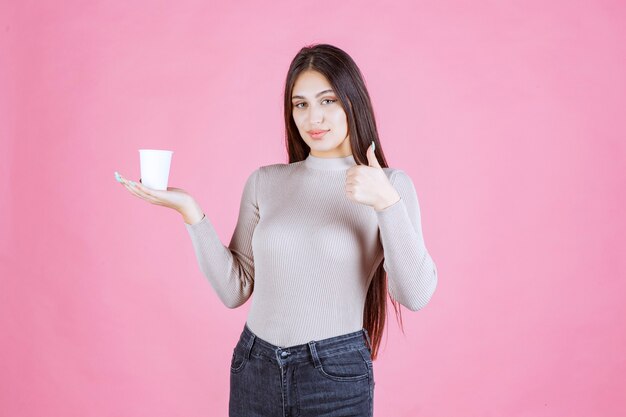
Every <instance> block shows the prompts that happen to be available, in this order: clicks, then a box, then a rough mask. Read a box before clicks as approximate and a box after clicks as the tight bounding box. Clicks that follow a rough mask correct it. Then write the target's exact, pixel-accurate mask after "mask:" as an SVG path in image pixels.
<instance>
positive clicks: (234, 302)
mask: <svg viewBox="0 0 626 417" xmlns="http://www.w3.org/2000/svg"><path fill="white" fill-rule="evenodd" d="M284 93H285V99H284V109H285V128H286V144H287V153H288V155H289V163H288V164H273V165H267V166H262V167H260V168H257V169H256V170H255V171H254V172H252V173H251V174H250V175H249V177H248V179H247V181H246V183H245V186H244V190H243V196H242V199H241V204H240V208H239V218H238V220H237V225H236V227H235V231H234V233H233V236H232V239H231V241H230V244H229V245H228V247H225V246H224V245H223V244H222V243H221V241H220V239H219V237H218V235H217V233H216V232H215V230H214V229H213V226H212V224H211V222H210V221H209V219H208V218H207V217H206V216H205V215H204V212H203V211H202V209H201V208H200V206H199V205H198V204H197V203H196V201H195V200H194V199H193V198H192V197H191V196H190V195H189V194H187V193H186V192H185V191H184V190H182V189H179V188H168V189H167V191H158V190H152V189H149V188H147V187H145V186H143V185H141V184H136V183H133V182H132V181H127V180H126V179H123V178H121V177H119V176H118V175H117V173H116V177H118V181H120V182H121V183H122V184H124V186H125V187H126V188H127V189H128V190H129V191H130V192H131V193H133V194H134V195H136V196H137V197H140V198H143V199H145V200H147V201H149V202H151V203H153V204H157V205H163V206H166V207H170V208H173V209H175V210H177V211H178V212H179V213H181V215H182V216H183V219H184V221H185V226H186V228H187V230H188V232H189V235H190V237H191V240H192V242H193V246H194V249H195V253H196V257H197V260H198V265H199V267H200V269H201V271H202V273H203V274H204V275H205V276H206V278H207V279H208V281H209V282H210V283H211V285H212V287H213V288H214V290H215V291H216V293H217V294H218V296H219V297H220V299H221V300H222V302H223V303H224V304H225V305H226V306H227V307H229V308H236V307H239V306H241V305H242V304H244V303H245V302H246V301H247V300H248V298H250V296H251V295H252V293H253V292H254V297H252V305H251V307H250V311H249V314H248V318H247V320H246V323H245V324H244V326H243V331H242V333H241V336H240V338H239V341H238V343H237V344H236V346H235V348H234V349H233V355H232V359H231V366H230V371H231V374H230V401H229V413H230V414H229V415H230V416H231V417H235V416H241V417H249V416H253V415H254V416H279V415H299V416H321V415H324V416H346V415H351V416H371V415H372V413H373V396H374V384H375V383H374V374H373V366H372V361H373V360H375V359H376V356H377V353H378V347H379V345H380V341H381V336H382V331H383V329H384V326H385V320H386V308H385V307H386V302H387V293H388V292H389V295H390V298H391V302H392V303H393V306H394V310H395V311H396V314H398V307H399V306H397V305H396V303H400V304H402V305H404V306H405V307H407V308H408V309H410V310H412V311H417V310H419V309H421V308H422V307H424V306H425V305H426V304H427V303H428V302H429V300H430V299H431V297H432V295H433V293H434V291H435V288H436V286H437V268H436V266H435V263H434V262H433V260H432V258H431V257H430V255H429V253H428V251H427V249H426V246H425V243H424V238H423V236H422V228H421V218H420V209H419V204H418V199H417V195H416V192H415V188H414V186H413V182H412V181H411V178H410V177H409V176H408V175H407V174H406V173H405V172H404V171H402V170H400V169H394V168H389V167H388V166H387V162H386V160H385V156H384V154H383V150H382V147H381V145H380V140H379V137H378V132H377V129H376V122H375V120H374V113H373V110H372V105H371V102H370V97H369V94H368V92H367V89H366V87H365V83H364V81H363V77H362V75H361V72H360V70H359V69H358V67H357V65H356V64H355V63H354V61H353V60H352V58H351V57H350V56H349V55H348V54H347V53H345V52H344V51H343V50H341V49H339V48H337V47H335V46H332V45H328V44H318V45H313V46H309V47H304V48H302V49H301V50H300V51H299V52H298V54H297V55H296V56H295V58H294V59H293V61H292V62H291V65H290V67H289V72H288V74H287V80H286V85H285V90H284ZM387 273H388V276H387ZM400 321H401V317H400ZM370 336H371V338H370Z"/></svg>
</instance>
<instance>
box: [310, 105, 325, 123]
mask: <svg viewBox="0 0 626 417" xmlns="http://www.w3.org/2000/svg"><path fill="white" fill-rule="evenodd" d="M310 109H311V111H310V112H309V120H310V122H311V124H319V123H321V122H322V120H324V109H322V108H321V107H319V106H311V107H310Z"/></svg>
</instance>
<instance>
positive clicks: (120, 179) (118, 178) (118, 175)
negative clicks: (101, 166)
mask: <svg viewBox="0 0 626 417" xmlns="http://www.w3.org/2000/svg"><path fill="white" fill-rule="evenodd" d="M115 179H116V180H117V182H122V177H120V174H118V173H117V171H115Z"/></svg>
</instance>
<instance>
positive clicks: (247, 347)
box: [246, 332, 256, 359]
mask: <svg viewBox="0 0 626 417" xmlns="http://www.w3.org/2000/svg"><path fill="white" fill-rule="evenodd" d="M250 333H251V334H250V339H249V340H248V344H247V345H246V359H250V352H251V351H252V345H254V339H256V335H255V334H254V333H252V332H250Z"/></svg>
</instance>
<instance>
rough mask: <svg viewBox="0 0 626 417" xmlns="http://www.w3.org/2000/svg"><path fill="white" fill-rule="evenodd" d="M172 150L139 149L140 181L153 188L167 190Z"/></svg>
mask: <svg viewBox="0 0 626 417" xmlns="http://www.w3.org/2000/svg"><path fill="white" fill-rule="evenodd" d="M173 153H174V152H173V151H166V150H158V149H139V167H140V170H141V183H142V184H143V185H145V186H146V187H148V188H152V189H154V190H167V181H168V179H169V176H170V166H171V163H172V154H173Z"/></svg>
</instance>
